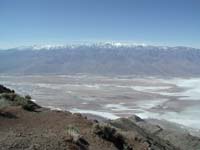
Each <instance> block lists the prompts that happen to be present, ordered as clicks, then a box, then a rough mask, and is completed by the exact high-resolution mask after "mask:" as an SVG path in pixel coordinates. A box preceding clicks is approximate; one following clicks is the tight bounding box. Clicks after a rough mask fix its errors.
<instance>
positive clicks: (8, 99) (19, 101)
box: [0, 93, 40, 111]
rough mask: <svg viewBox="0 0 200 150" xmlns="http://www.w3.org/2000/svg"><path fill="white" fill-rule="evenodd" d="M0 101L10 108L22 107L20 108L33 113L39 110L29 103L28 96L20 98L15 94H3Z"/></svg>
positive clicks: (32, 103) (35, 105)
mask: <svg viewBox="0 0 200 150" xmlns="http://www.w3.org/2000/svg"><path fill="white" fill-rule="evenodd" d="M0 99H1V102H4V103H6V104H9V105H10V106H22V108H24V109H25V110H28V111H34V110H35V109H37V108H40V106H38V105H37V104H35V103H34V102H32V101H31V97H30V96H25V97H22V96H20V95H18V94H15V93H3V94H0ZM9 105H8V106H9Z"/></svg>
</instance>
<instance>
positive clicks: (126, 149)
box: [93, 124, 132, 150]
mask: <svg viewBox="0 0 200 150" xmlns="http://www.w3.org/2000/svg"><path fill="white" fill-rule="evenodd" d="M93 133H94V134H96V135H98V136H99V137H100V138H103V139H105V140H108V141H110V142H112V143H113V144H114V145H115V146H116V147H117V148H118V149H119V150H132V148H131V147H130V146H129V145H128V144H127V143H126V140H125V137H124V136H123V135H122V134H121V133H120V132H119V131H117V130H116V129H115V128H113V127H111V126H110V125H109V124H95V125H94V126H93Z"/></svg>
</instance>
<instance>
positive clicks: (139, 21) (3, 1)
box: [0, 0, 200, 48]
mask: <svg viewBox="0 0 200 150" xmlns="http://www.w3.org/2000/svg"><path fill="white" fill-rule="evenodd" d="M76 41H92V42H95V41H128V42H134V43H146V44H156V45H169V46H176V45H182V46H192V47H198V48H200V0H0V48H7V47H15V46H21V45H33V44H64V43H70V42H76Z"/></svg>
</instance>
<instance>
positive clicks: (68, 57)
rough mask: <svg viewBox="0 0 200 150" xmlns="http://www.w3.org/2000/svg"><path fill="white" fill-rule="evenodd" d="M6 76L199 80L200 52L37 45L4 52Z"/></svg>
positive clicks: (2, 70) (0, 56) (1, 67)
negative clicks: (178, 77)
mask: <svg viewBox="0 0 200 150" xmlns="http://www.w3.org/2000/svg"><path fill="white" fill-rule="evenodd" d="M0 60H1V61H0V73H2V74H77V73H85V74H99V75H144V76H198V75H200V69H199V66H200V49H196V48H190V47H181V46H179V47H167V46H150V45H143V44H142V45H136V44H126V43H96V44H71V45H35V46H30V47H17V48H12V49H8V50H1V51H0Z"/></svg>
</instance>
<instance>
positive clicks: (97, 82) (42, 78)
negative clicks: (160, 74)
mask: <svg viewBox="0 0 200 150" xmlns="http://www.w3.org/2000/svg"><path fill="white" fill-rule="evenodd" d="M0 83H1V84H4V85H5V86H7V87H10V88H13V89H15V90H16V92H18V93H21V94H23V95H26V94H30V95H31V96H32V98H33V99H34V100H35V101H36V102H37V103H39V104H40V105H42V106H46V107H49V108H51V109H54V108H55V109H58V110H60V109H61V110H71V111H72V112H81V113H90V114H94V115H99V116H101V117H106V118H109V119H116V118H118V117H128V116H131V115H133V114H136V115H139V116H140V117H142V118H156V119H166V120H169V121H173V122H176V123H180V124H183V125H186V126H190V127H193V128H199V129H200V119H199V115H200V78H187V79H186V78H155V77H134V76H120V77H109V76H92V75H33V76H5V75H4V76H3V75H2V76H0Z"/></svg>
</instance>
